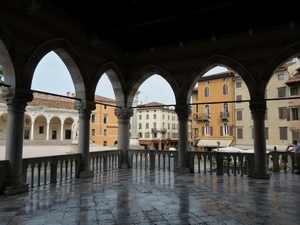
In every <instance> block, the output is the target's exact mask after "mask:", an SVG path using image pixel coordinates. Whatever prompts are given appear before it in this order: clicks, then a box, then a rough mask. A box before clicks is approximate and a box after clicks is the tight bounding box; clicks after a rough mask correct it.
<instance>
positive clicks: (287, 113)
mask: <svg viewBox="0 0 300 225" xmlns="http://www.w3.org/2000/svg"><path fill="white" fill-rule="evenodd" d="M286 120H287V121H290V120H291V115H290V108H286Z"/></svg>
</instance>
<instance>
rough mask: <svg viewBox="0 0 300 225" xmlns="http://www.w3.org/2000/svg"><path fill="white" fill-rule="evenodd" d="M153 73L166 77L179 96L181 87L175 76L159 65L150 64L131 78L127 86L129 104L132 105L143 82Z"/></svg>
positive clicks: (176, 95) (175, 93)
mask: <svg viewBox="0 0 300 225" xmlns="http://www.w3.org/2000/svg"><path fill="white" fill-rule="evenodd" d="M153 75H159V76H161V77H162V78H164V79H165V80H166V81H167V83H168V84H169V85H170V86H171V88H172V90H173V93H174V96H175V99H177V98H179V94H180V87H179V84H178V82H177V81H176V80H175V78H174V77H173V76H172V75H171V74H170V73H169V72H168V71H167V70H165V69H163V68H161V67H159V66H157V65H148V66H145V67H143V68H142V69H141V70H139V71H138V72H137V73H136V74H135V75H134V76H133V77H132V79H131V80H130V82H129V84H128V88H127V92H126V93H127V95H126V97H127V104H128V105H129V106H131V105H132V102H133V98H134V95H135V93H136V92H137V90H138V88H139V87H140V86H141V84H142V83H143V82H144V81H146V80H147V79H148V78H149V77H151V76H153Z"/></svg>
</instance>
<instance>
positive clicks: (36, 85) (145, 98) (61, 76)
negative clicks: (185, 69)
mask: <svg viewBox="0 0 300 225" xmlns="http://www.w3.org/2000/svg"><path fill="white" fill-rule="evenodd" d="M226 70H227V69H226V68H224V67H215V68H213V69H212V70H210V71H208V72H207V73H206V74H205V75H209V74H214V73H218V72H223V71H226ZM32 89H33V90H38V91H43V92H48V93H54V94H59V95H66V93H67V92H68V91H69V92H70V93H75V89H74V85H73V82H72V78H71V75H70V73H69V71H68V69H67V68H66V66H65V65H64V63H63V62H62V60H61V59H60V58H59V57H58V56H57V55H56V54H55V53H54V52H50V53H48V54H47V55H46V56H45V57H44V58H43V59H42V60H41V61H40V62H39V64H38V65H37V68H36V70H35V72H34V76H33V80H32ZM155 90H160V91H159V92H158V91H155ZM139 91H140V92H141V93H140V94H139V96H138V98H139V103H141V102H142V103H143V104H145V103H148V102H154V101H155V102H160V103H163V104H166V105H172V104H175V97H174V94H173V91H172V89H171V87H170V85H169V84H168V83H167V81H166V80H164V79H163V78H162V77H161V76H159V75H153V76H151V77H150V78H148V79H147V80H146V81H145V82H144V83H142V85H141V86H140V88H139ZM96 95H101V96H104V97H108V98H112V99H115V95H114V92H113V88H112V85H111V83H110V81H109V79H108V77H107V76H106V74H104V75H102V77H101V79H100V80H99V82H98V85H97V89H96Z"/></svg>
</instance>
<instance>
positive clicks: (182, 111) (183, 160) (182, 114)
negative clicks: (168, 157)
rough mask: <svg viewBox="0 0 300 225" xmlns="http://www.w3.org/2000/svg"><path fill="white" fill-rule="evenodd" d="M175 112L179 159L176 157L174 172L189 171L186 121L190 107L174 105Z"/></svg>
mask: <svg viewBox="0 0 300 225" xmlns="http://www.w3.org/2000/svg"><path fill="white" fill-rule="evenodd" d="M175 112H176V113H177V116H178V125H179V136H178V142H179V149H178V150H179V159H178V168H177V169H176V170H175V171H176V172H190V170H189V165H188V156H187V151H188V149H189V147H188V140H189V137H188V135H189V132H188V121H189V115H190V114H191V113H192V110H191V107H190V106H189V105H176V107H175Z"/></svg>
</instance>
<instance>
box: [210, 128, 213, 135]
mask: <svg viewBox="0 0 300 225" xmlns="http://www.w3.org/2000/svg"><path fill="white" fill-rule="evenodd" d="M210 135H213V127H210Z"/></svg>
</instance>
